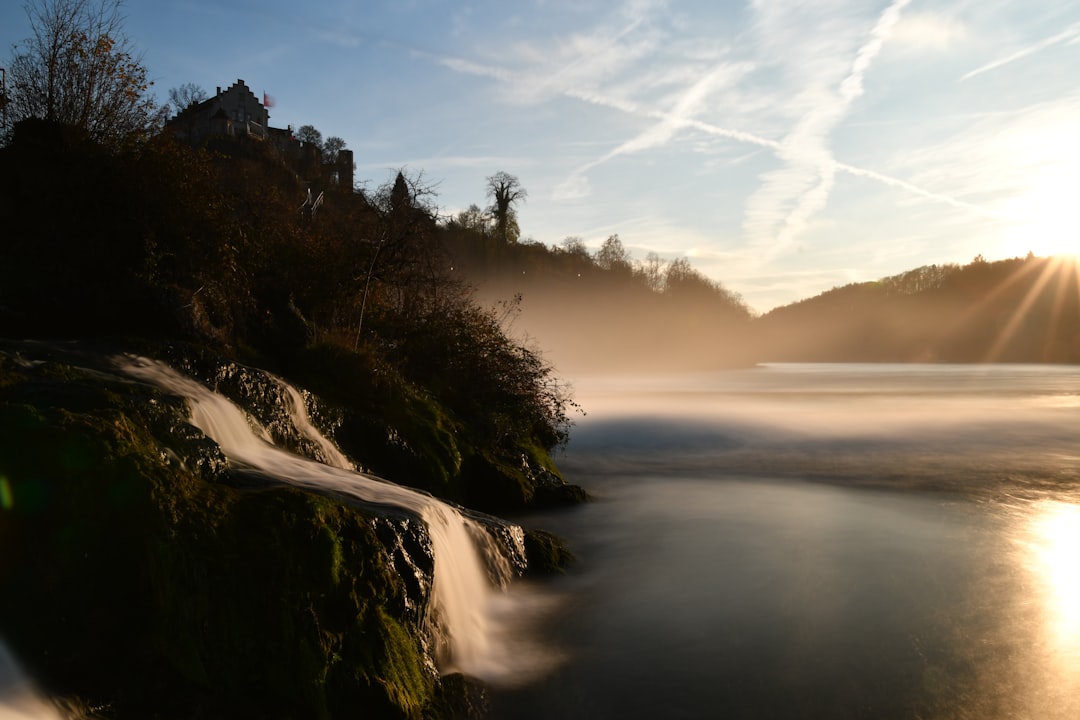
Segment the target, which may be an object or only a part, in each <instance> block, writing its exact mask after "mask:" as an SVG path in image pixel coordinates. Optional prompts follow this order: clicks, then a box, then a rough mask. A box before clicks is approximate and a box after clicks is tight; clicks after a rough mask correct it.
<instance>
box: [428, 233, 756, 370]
mask: <svg viewBox="0 0 1080 720" xmlns="http://www.w3.org/2000/svg"><path fill="white" fill-rule="evenodd" d="M446 243H447V250H448V252H449V254H450V256H451V260H452V262H453V266H454V272H455V274H457V275H464V276H466V277H467V278H468V279H469V281H470V283H472V284H475V285H476V286H477V287H478V297H479V298H480V300H481V302H482V303H484V304H486V305H489V306H494V307H496V308H498V309H499V310H500V311H501V312H502V314H503V316H504V326H506V327H507V330H508V332H510V333H511V334H512V335H515V337H519V338H522V339H525V340H526V341H527V342H530V343H532V344H534V345H535V346H536V347H538V348H539V349H540V350H541V351H542V352H543V354H544V356H545V357H546V358H548V359H550V361H551V362H552V363H553V365H554V366H555V367H556V368H558V369H559V370H560V372H563V373H566V374H568V375H571V376H573V375H576V374H591V373H611V372H648V371H653V372H664V371H674V370H711V369H716V368H720V367H732V366H743V365H746V364H747V363H751V362H753V361H754V359H755V358H754V356H753V354H752V349H751V348H750V347H749V346H748V344H747V337H748V332H749V330H750V322H751V318H752V313H751V311H750V309H749V308H748V307H747V306H746V304H745V303H744V302H743V301H742V299H741V298H740V297H739V296H738V295H736V294H735V293H732V292H730V291H729V290H727V289H726V288H724V287H723V285H721V284H720V283H718V282H716V281H714V280H711V279H709V278H707V277H705V276H704V275H703V274H701V273H700V272H699V271H697V270H696V269H694V268H693V267H692V266H691V265H690V263H689V261H688V260H687V259H686V258H678V259H675V260H672V261H664V260H661V259H660V258H659V257H658V256H656V255H650V256H649V257H648V258H646V260H645V261H643V262H638V261H635V260H634V259H633V258H632V257H631V256H630V254H629V252H628V251H626V250H625V248H624V247H623V245H622V242H621V241H620V240H619V238H618V236H617V235H613V236H611V237H609V238H608V239H607V240H606V241H605V242H604V243H603V245H602V246H601V247H600V248H599V249H598V250H597V251H596V252H593V253H590V252H588V251H587V250H586V248H585V245H584V243H583V242H582V241H581V240H580V239H578V238H569V239H567V240H566V241H565V242H564V243H563V244H562V245H560V246H555V247H548V246H545V245H542V244H539V243H534V242H509V243H503V242H499V241H498V239H497V237H495V236H494V233H493V232H491V229H490V228H488V227H486V226H485V225H483V224H475V223H474V224H473V225H472V226H467V225H464V224H463V223H460V222H457V221H454V222H450V223H448V224H447V226H446Z"/></svg>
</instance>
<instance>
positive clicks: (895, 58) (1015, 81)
mask: <svg viewBox="0 0 1080 720" xmlns="http://www.w3.org/2000/svg"><path fill="white" fill-rule="evenodd" d="M35 1H36V0H35ZM123 12H124V15H125V17H126V20H125V25H124V27H125V31H126V34H127V36H128V38H129V39H130V41H131V42H132V43H133V44H134V45H135V47H136V48H137V49H138V50H139V51H140V52H141V53H142V58H143V62H144V64H145V65H146V67H147V68H148V70H149V74H150V77H151V78H152V79H153V80H154V83H155V85H154V88H153V90H154V92H155V93H156V94H157V95H158V96H159V97H160V99H161V101H162V102H164V101H166V100H167V97H168V90H169V89H170V88H174V87H178V86H180V85H182V84H184V83H195V84H196V85H199V86H201V87H202V88H203V89H205V90H206V91H207V92H208V93H211V94H212V93H213V92H215V89H216V88H217V87H219V86H220V87H222V88H227V87H228V86H229V85H232V84H233V83H234V82H235V81H236V80H238V79H243V80H244V82H246V83H247V85H248V86H249V87H250V88H251V89H252V90H253V91H254V92H255V93H256V95H258V96H260V97H261V96H262V94H263V93H266V94H268V95H269V96H270V97H271V98H273V101H274V105H273V107H271V108H270V124H271V125H272V126H274V127H287V126H290V125H291V126H293V127H294V128H295V127H299V126H300V125H313V126H314V127H316V128H317V129H319V130H320V131H321V132H322V134H323V136H324V137H328V136H332V135H336V136H339V137H341V138H343V139H344V140H345V141H346V143H347V147H349V148H350V149H352V150H353V152H354V158H355V161H356V165H357V170H356V178H357V180H358V182H363V183H365V184H366V186H367V187H370V188H374V187H377V186H378V185H380V184H382V183H384V182H387V181H390V180H392V179H393V177H394V176H395V174H396V172H397V171H398V170H405V171H406V173H408V174H411V175H421V176H422V178H423V180H424V181H426V182H427V183H429V184H431V185H432V186H434V189H435V191H436V192H437V197H436V203H437V205H438V207H439V210H440V212H441V213H442V214H443V215H445V216H446V217H452V216H453V215H455V214H457V213H458V212H460V211H461V210H463V209H465V208H467V207H468V206H469V205H470V204H473V203H475V204H477V205H479V206H481V207H483V206H485V205H486V204H487V203H488V202H489V201H488V199H487V198H486V197H485V180H486V178H487V177H489V176H491V175H493V174H495V173H496V172H499V171H505V172H508V173H510V174H512V175H515V176H516V177H517V178H518V179H519V181H520V183H521V185H522V186H523V187H524V188H525V189H526V191H527V192H528V197H527V199H526V200H525V202H524V204H522V205H521V206H520V207H519V211H518V220H519V225H520V227H521V231H522V237H523V238H524V239H529V240H533V241H536V242H540V243H543V244H545V245H549V246H557V245H560V244H561V243H562V242H563V241H564V240H565V239H566V238H567V237H571V236H574V237H578V238H581V239H582V240H584V241H585V244H586V246H587V247H589V248H590V249H591V250H595V249H597V248H598V247H599V246H600V244H601V243H602V242H603V241H604V240H605V239H606V238H607V237H608V236H610V235H613V234H618V236H619V239H620V240H621V241H622V243H623V245H624V246H625V247H626V248H627V249H628V250H629V251H630V253H631V254H632V256H633V257H634V258H635V259H637V260H644V258H645V257H646V255H647V254H648V253H650V252H655V253H658V254H659V255H660V256H661V257H663V258H667V259H673V258H678V257H687V258H689V260H690V262H691V264H692V265H693V267H695V268H697V269H698V270H699V271H701V272H703V273H704V274H706V275H707V276H709V277H710V278H712V279H714V280H716V281H718V282H720V283H721V284H723V286H724V287H725V288H727V289H728V290H731V291H734V292H736V293H739V294H740V295H741V296H742V297H743V299H744V300H745V301H746V302H747V304H748V305H749V306H750V307H751V308H752V309H754V310H755V311H757V312H766V311H768V310H770V309H772V308H773V307H776V306H779V305H784V304H788V303H791V302H795V301H797V300H800V299H803V298H807V297H812V296H814V295H817V294H819V293H821V292H824V291H826V290H828V289H830V288H833V287H837V286H841V285H846V284H848V283H852V282H862V281H866V280H874V279H878V278H882V277H886V276H889V275H894V274H897V273H900V272H904V271H906V270H909V269H912V268H916V267H919V266H922V265H929V264H942V263H961V264H963V263H968V262H970V261H971V260H972V259H973V258H974V257H975V256H976V255H983V256H984V257H985V258H986V259H988V260H994V259H1001V258H1009V257H1016V256H1022V255H1026V254H1027V253H1028V252H1033V253H1034V254H1035V255H1039V256H1044V255H1061V254H1065V253H1075V252H1078V251H1080V3H1076V2H1066V1H1064V0H892V1H890V0H806V1H800V0H750V1H749V2H729V1H728V0H630V1H628V2H612V1H610V0H516V1H515V2H513V3H511V2H506V0H499V1H498V2H495V1H493V0H491V1H489V0H481V1H478V2H472V1H469V0H460V1H458V2H451V1H444V0H387V1H385V2H383V1H381V0H365V2H351V1H347V0H329V1H327V2H321V3H317V4H315V3H311V4H309V3H303V4H301V3H297V2H295V1H292V2H282V1H279V0H258V1H256V0H128V2H125V3H124V4H123ZM29 29H30V26H29V23H28V21H27V19H26V13H25V11H24V9H23V7H22V3H20V2H17V1H16V0H12V1H11V2H5V3H3V4H2V5H0V47H2V49H3V51H4V52H3V55H2V56H0V57H3V58H4V59H3V60H2V61H0V62H2V63H3V64H5V65H6V64H7V59H8V58H10V57H11V52H12V51H11V47H12V44H13V43H16V42H18V41H19V40H21V39H22V38H25V37H26V36H27V35H28V34H29Z"/></svg>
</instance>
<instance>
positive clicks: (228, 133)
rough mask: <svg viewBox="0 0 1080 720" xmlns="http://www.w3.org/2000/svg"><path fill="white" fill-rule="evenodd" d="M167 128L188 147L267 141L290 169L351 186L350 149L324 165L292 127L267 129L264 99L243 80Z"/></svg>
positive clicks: (185, 112)
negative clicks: (214, 141) (217, 141)
mask: <svg viewBox="0 0 1080 720" xmlns="http://www.w3.org/2000/svg"><path fill="white" fill-rule="evenodd" d="M166 127H167V128H168V129H169V130H171V131H172V132H173V134H174V135H175V136H176V137H177V138H178V139H180V140H182V141H183V142H186V143H190V144H191V145H200V144H202V143H204V142H206V141H207V140H209V139H211V138H214V137H244V138H250V139H253V140H257V141H263V142H269V143H271V144H272V146H273V147H274V148H275V150H277V152H278V153H279V154H280V155H281V157H282V158H283V159H284V160H285V161H286V162H287V163H288V164H289V165H290V166H291V167H293V168H320V169H322V170H325V171H326V172H327V173H328V180H329V181H330V182H331V183H332V184H337V185H340V186H343V187H347V188H351V187H352V185H353V153H352V150H340V151H338V155H337V158H336V159H335V160H334V161H333V162H330V163H324V162H323V157H322V149H321V148H319V147H318V146H317V145H315V144H314V143H310V142H304V141H302V140H298V139H297V138H296V136H294V135H293V130H292V128H291V127H289V128H284V129H283V128H275V127H270V111H269V109H268V107H267V103H266V98H263V100H262V101H260V100H259V98H258V97H257V96H256V95H255V93H253V92H252V91H251V88H249V87H248V86H247V84H246V83H245V82H244V81H243V80H242V79H238V80H237V81H236V82H235V83H233V84H232V85H231V86H230V87H228V88H227V89H225V90H222V89H221V87H218V88H217V92H215V93H214V95H213V96H212V97H210V98H207V99H206V100H203V101H202V102H199V103H193V104H191V105H189V106H187V107H186V108H184V109H183V110H180V111H179V112H178V113H177V114H176V116H175V117H173V118H172V119H170V120H169V121H168V122H167V123H166ZM307 179H308V180H311V179H313V178H307Z"/></svg>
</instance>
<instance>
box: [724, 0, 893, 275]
mask: <svg viewBox="0 0 1080 720" xmlns="http://www.w3.org/2000/svg"><path fill="white" fill-rule="evenodd" d="M909 2H910V0H895V1H894V2H893V3H892V4H891V5H890V6H889V7H888V8H887V9H886V10H885V11H884V12H883V13H882V14H881V16H880V17H879V18H878V20H877V22H876V23H875V25H874V27H873V29H872V30H871V31H870V35H869V38H868V39H867V40H866V41H865V42H864V43H863V44H862V45H861V46H860V47H859V49H858V51H857V52H856V53H855V59H854V61H852V62H851V64H850V66H849V70H848V71H847V74H846V76H845V77H844V78H843V80H842V81H841V82H840V83H839V87H838V88H837V89H836V90H835V91H834V92H826V91H819V92H817V93H815V94H814V95H813V97H814V98H815V99H816V103H815V104H814V106H813V107H811V108H809V110H808V111H807V112H805V113H804V114H803V116H802V117H801V118H800V119H799V121H798V122H797V123H796V125H795V127H794V128H793V129H792V131H791V132H790V133H789V134H788V135H787V136H786V137H785V138H784V140H783V141H782V142H781V143H780V146H779V148H778V150H777V155H778V157H779V158H780V159H781V160H782V161H783V162H784V166H783V167H781V168H779V169H777V170H774V171H771V172H768V173H766V174H765V175H763V176H762V180H763V182H762V185H761V187H760V188H759V189H758V190H757V191H756V192H755V193H754V194H753V195H751V196H750V198H748V199H747V202H746V206H745V218H744V221H743V230H744V231H745V232H746V234H747V235H748V237H749V240H750V242H751V243H753V244H754V245H756V246H758V247H759V248H761V250H762V251H763V252H765V253H766V255H767V256H768V257H775V256H776V255H778V254H780V253H781V252H783V251H784V250H786V249H787V248H788V247H789V246H790V245H791V243H792V242H793V241H794V240H795V239H796V238H797V237H798V236H799V235H800V234H801V233H802V232H803V231H804V230H805V229H806V228H807V225H808V223H809V222H810V219H811V218H812V217H813V216H814V215H815V214H817V213H818V212H819V211H820V210H821V209H822V208H824V207H825V204H826V203H827V202H828V199H829V196H830V194H831V193H832V189H833V186H834V185H835V182H836V172H837V170H838V169H839V167H838V164H837V162H836V160H835V158H834V157H833V154H832V152H831V150H830V149H829V146H828V138H829V135H830V133H831V132H832V130H833V129H834V128H835V127H836V125H837V123H838V122H839V121H840V120H841V119H842V118H843V117H844V115H845V114H846V113H847V112H848V109H849V108H850V107H851V105H852V103H853V102H854V101H855V100H856V99H857V98H858V97H859V96H860V95H862V94H863V78H864V77H865V75H866V71H867V70H868V69H869V67H870V65H871V63H872V62H873V60H874V58H875V57H876V56H877V55H878V53H879V52H880V51H881V48H882V46H883V45H884V43H885V40H886V39H887V38H888V37H889V34H890V33H891V31H892V29H893V27H894V26H895V25H896V23H897V21H898V20H899V19H900V14H901V12H902V11H903V9H904V7H905V6H907V5H908V3H909ZM785 22H786V21H785ZM784 28H785V30H789V29H790V28H788V26H787V25H785V26H784ZM819 81H820V80H819Z"/></svg>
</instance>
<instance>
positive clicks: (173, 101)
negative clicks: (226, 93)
mask: <svg viewBox="0 0 1080 720" xmlns="http://www.w3.org/2000/svg"><path fill="white" fill-rule="evenodd" d="M205 99H206V91H205V90H203V89H202V88H201V87H199V86H198V85H196V84H195V83H184V84H183V85H181V86H180V87H174V88H169V104H170V105H171V106H172V109H173V110H174V111H176V112H180V111H182V110H184V109H186V108H188V107H190V106H192V105H197V104H199V103H201V102H202V101H203V100H205Z"/></svg>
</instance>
